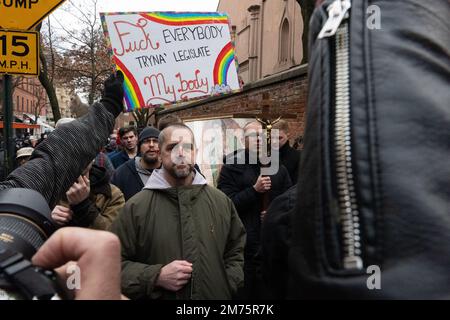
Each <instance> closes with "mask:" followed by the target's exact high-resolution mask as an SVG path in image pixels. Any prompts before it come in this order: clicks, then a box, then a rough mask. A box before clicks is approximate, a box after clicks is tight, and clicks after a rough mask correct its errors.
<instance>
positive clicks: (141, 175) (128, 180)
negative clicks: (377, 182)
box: [111, 127, 161, 201]
mask: <svg viewBox="0 0 450 320" xmlns="http://www.w3.org/2000/svg"><path fill="white" fill-rule="evenodd" d="M158 136H159V130H158V129H156V128H153V127H147V128H145V129H144V130H142V132H141V134H140V135H139V143H138V150H139V153H140V156H137V157H136V158H134V159H130V160H128V161H127V162H125V163H124V164H123V165H121V166H120V167H119V168H118V169H117V170H116V171H115V173H114V175H113V177H112V179H111V183H112V184H113V185H115V186H117V187H118V188H119V189H120V190H121V191H122V193H123V195H124V197H125V201H127V200H128V199H130V198H131V197H132V196H134V195H135V194H136V193H138V192H139V191H141V190H142V188H143V187H144V185H145V184H146V183H147V180H148V178H149V177H150V175H151V174H152V172H153V170H154V169H158V168H160V167H161V160H160V158H159V147H158Z"/></svg>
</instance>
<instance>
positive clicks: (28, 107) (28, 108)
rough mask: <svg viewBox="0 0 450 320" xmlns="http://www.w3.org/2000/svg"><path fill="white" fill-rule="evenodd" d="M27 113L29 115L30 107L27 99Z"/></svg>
mask: <svg viewBox="0 0 450 320" xmlns="http://www.w3.org/2000/svg"><path fill="white" fill-rule="evenodd" d="M27 112H28V113H30V106H29V104H28V99H27Z"/></svg>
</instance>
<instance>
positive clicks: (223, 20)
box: [141, 12, 228, 26]
mask: <svg viewBox="0 0 450 320" xmlns="http://www.w3.org/2000/svg"><path fill="white" fill-rule="evenodd" d="M141 16H143V17H144V18H146V19H148V20H150V21H153V22H157V23H160V24H165V25H169V26H185V25H194V24H228V17H227V15H225V14H221V13H207V12H205V13H203V12H184V13H180V12H153V13H142V14H141Z"/></svg>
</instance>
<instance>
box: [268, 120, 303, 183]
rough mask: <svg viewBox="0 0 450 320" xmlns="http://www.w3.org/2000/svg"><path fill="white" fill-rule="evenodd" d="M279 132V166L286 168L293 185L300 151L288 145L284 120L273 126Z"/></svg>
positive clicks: (287, 125)
mask: <svg viewBox="0 0 450 320" xmlns="http://www.w3.org/2000/svg"><path fill="white" fill-rule="evenodd" d="M273 128H274V129H278V132H279V148H280V149H279V152H280V160H281V164H282V165H283V166H285V167H286V169H287V171H288V172H289V176H290V178H291V181H292V183H293V184H296V183H297V180H298V175H299V172H298V165H299V163H300V151H298V150H295V149H294V148H292V147H291V146H290V145H289V138H290V133H289V124H288V123H287V122H286V121H285V120H280V121H279V122H277V123H276V124H275V125H274V126H273Z"/></svg>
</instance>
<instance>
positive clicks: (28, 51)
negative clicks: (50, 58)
mask: <svg viewBox="0 0 450 320" xmlns="http://www.w3.org/2000/svg"><path fill="white" fill-rule="evenodd" d="M38 45H39V33H38V32H33V31H10V30H7V31H6V30H0V74H2V73H5V74H26V75H38V74H39V49H38Z"/></svg>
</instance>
